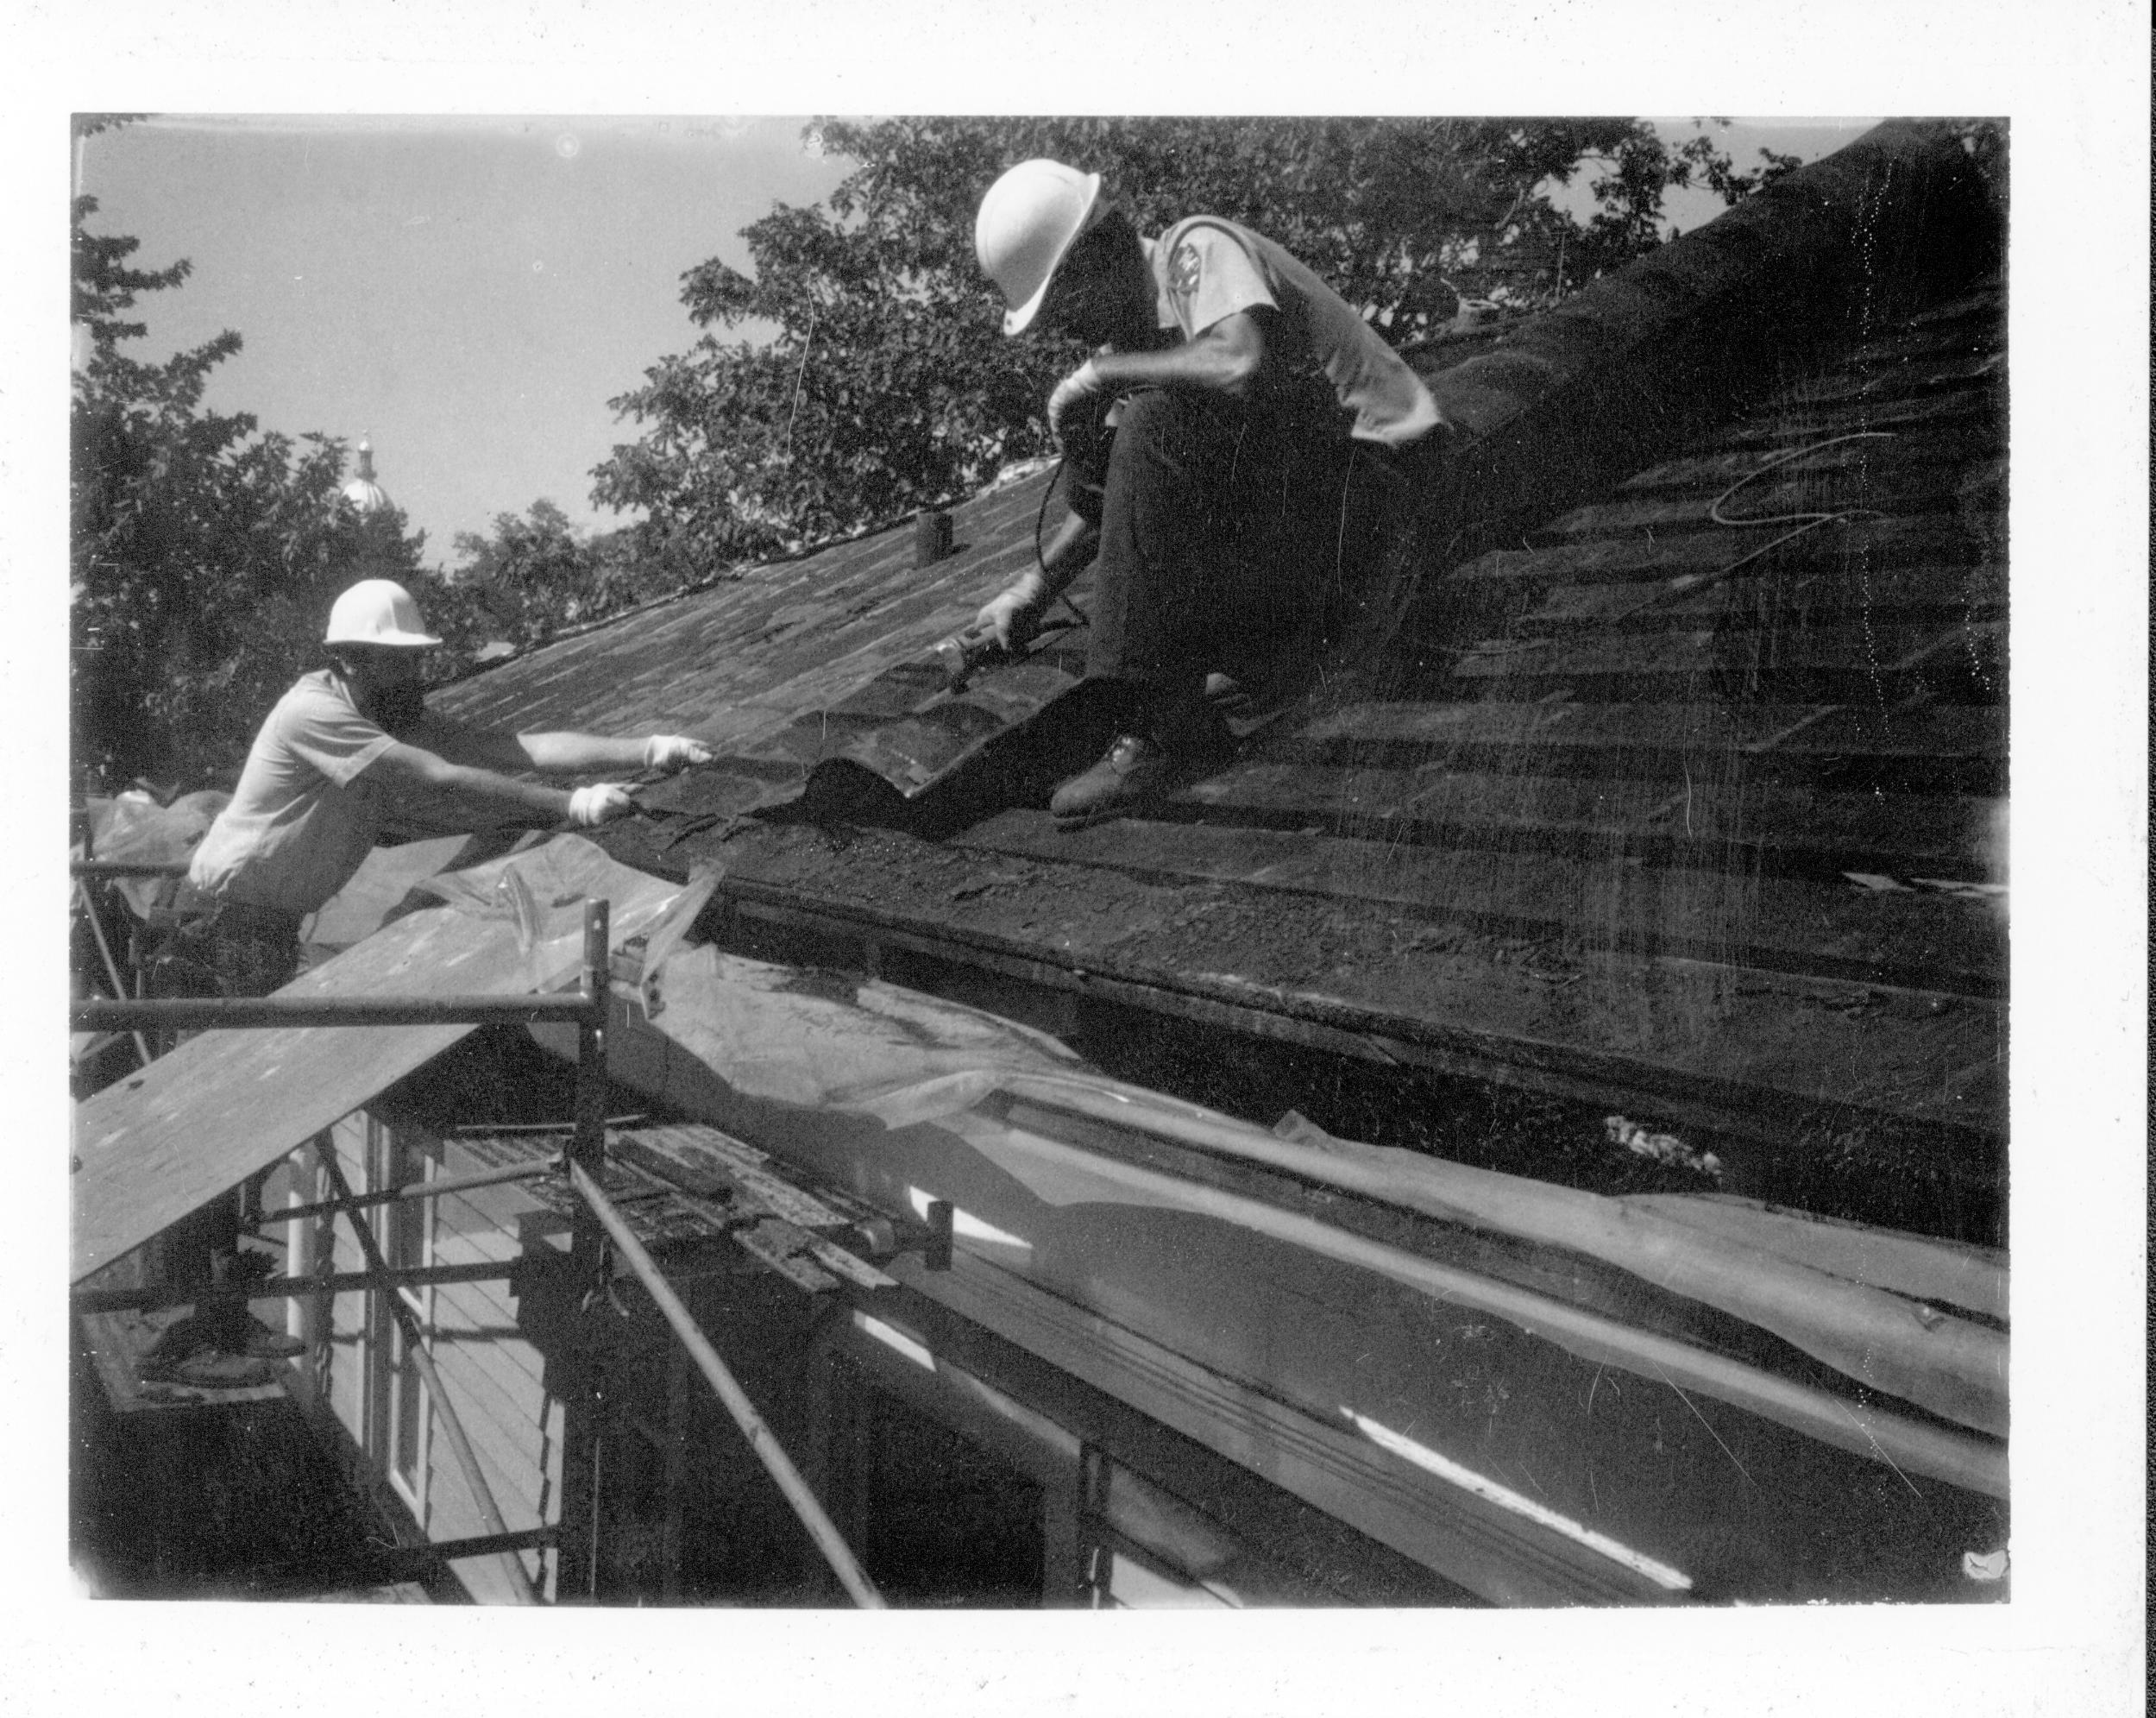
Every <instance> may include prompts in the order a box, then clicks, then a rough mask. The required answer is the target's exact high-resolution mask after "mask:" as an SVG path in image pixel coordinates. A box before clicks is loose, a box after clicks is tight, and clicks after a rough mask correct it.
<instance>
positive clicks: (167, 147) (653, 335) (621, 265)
mask: <svg viewBox="0 0 2156 1718" xmlns="http://www.w3.org/2000/svg"><path fill="white" fill-rule="evenodd" d="M1659 123H1660V125H1661V129H1663V133H1664V135H1667V136H1669V137H1670V138H1671V139H1672V141H1677V140H1680V139H1681V138H1682V137H1683V136H1686V135H1690V129H1691V126H1690V122H1688V121H1684V120H1675V121H1662V122H1659ZM1869 123H1870V122H1869V121H1866V120H1852V119H1839V120H1811V121H1806V120H1797V121H1788V120H1783V121H1776V122H1765V121H1751V120H1745V121H1739V122H1738V123H1735V124H1734V125H1732V128H1731V129H1729V130H1728V131H1727V132H1725V133H1724V134H1722V135H1723V139H1724V142H1725V146H1726V147H1728V148H1730V149H1731V150H1732V153H1733V154H1735V155H1736V156H1737V157H1738V160H1739V162H1740V164H1742V165H1747V166H1749V165H1753V164H1756V162H1757V154H1755V153H1754V152H1755V151H1756V150H1757V149H1758V148H1763V147H1765V148H1775V149H1777V150H1782V151H1786V152H1789V153H1794V154H1801V155H1803V156H1804V157H1806V158H1807V159H1810V158H1813V157H1814V156H1817V155H1819V154H1824V153H1826V152H1827V151H1828V150H1831V149H1832V148H1837V147H1839V145H1840V144H1841V143H1842V142H1846V141H1847V140H1848V139H1849V138H1850V137H1851V136H1854V135H1857V133H1859V132H1860V131H1862V130H1863V129H1864V127H1865V126H1866V125H1867V124H1869ZM807 130H808V121H806V120H802V119H788V118H776V117H767V118H739V117H737V118H709V117H706V118H657V117H650V116H645V117H638V118H633V119H631V118H594V117H593V116H588V115H587V116H581V117H575V118H551V119H550V118H544V117H537V116H533V117H502V116H495V117H485V118H481V117H468V118H420V117H412V116H405V117H379V118H372V119H369V118H366V117H355V116H311V117H292V118H278V117H273V116H248V117H223V118H219V117H211V116H185V115H167V116H158V117H154V118H151V119H148V120H146V121H142V122H140V123H135V124H131V125H126V126H122V127H120V128H118V129H116V130H111V131H105V132H100V133H98V134H97V135H94V136H91V137H89V138H87V139H85V140H84V141H83V142H82V143H81V144H80V145H79V149H78V153H77V159H76V164H75V171H76V174H77V178H78V179H79V188H80V190H81V191H83V192H86V193H87V194H89V195H91V196H93V197H95V198H97V203H98V208H97V214H96V215H95V216H93V217H91V228H92V230H95V231H97V232H102V233H127V234H131V235H133V236H135V237H137V238H139V239H140V240H141V250H140V251H138V252H137V253H136V255H135V259H134V261H135V262H136V264H137V265H138V266H141V267H164V266H166V265H167V264H168V263H170V262H172V261H175V260H176V259H178V258H180V257H185V258H186V259H187V260H188V261H190V262H191V263H192V265H193V273H192V274H191V275H190V276H189V278H188V280H186V282H185V284H184V285H183V286H179V287H178V288H176V289H173V290H171V291H167V292H162V293H148V294H145V295H144V296H143V297H142V298H141V299H139V300H138V305H137V310H136V312H135V314H136V316H137V318H138V319H140V320H142V321H145V322H147V323H148V325H149V335H148V338H147V340H145V341H144V342H142V343H141V344H140V346H139V347H138V348H137V349H136V350H137V353H138V356H144V357H161V356H164V355H166V354H167V353H168V352H171V351H173V350H177V349H180V348H182V347H188V346H194V345H198V344H199V343H202V342H203V341H204V340H207V339H210V338H211V337H213V336H215V335H216V334H217V333H219V332H220V331H222V330H224V329H228V328H229V329H234V330H237V331H238V333H239V334H240V336H241V337H242V341H243V343H244V344H243V345H242V349H241V351H240V353H239V354H238V356H236V357H233V358H231V359H229V360H228V361H226V362H224V363H223V364H222V365H220V366H219V367H218V368H217V369H216V370H215V371H214V372H212V374H211V383H210V387H209V392H208V394H207V403H208V404H209V405H210V406H212V407H214V408H216V409H217V410H220V411H228V412H229V411H246V412H253V413H255V416H256V417H257V418H259V419H260V420H261V425H262V426H263V428H265V429H268V430H280V431H285V432H286V433H287V434H292V435H297V434H299V433H301V432H304V431H323V432H324V433H326V434H330V435H334V436H337V437H343V439H344V440H345V441H347V442H348V443H349V444H357V443H358V442H359V440H360V439H361V437H366V438H367V439H368V441H369V443H370V444H372V446H373V448H374V469H375V475H376V479H377V481H379V482H380V484H381V486H382V488H384V489H386V490H387V492H388V494H389V495H390V497H391V499H392V500H394V501H395V502H396V503H397V504H398V505H399V507H402V508H404V510H405V514H406V516H407V518H408V519H409V520H410V522H411V524H412V525H414V526H416V527H418V528H419V529H422V530H424V532H426V534H427V548H426V558H427V559H428V560H430V561H431V562H433V563H437V564H441V565H449V564H453V563H454V561H455V559H456V551H455V540H456V535H457V533H459V532H481V533H484V532H487V531H488V530H489V529H490V528H491V525H492V521H493V519H494V517H495V516H496V515H497V514H500V513H522V512H524V511H525V509H526V508H528V507H530V506H531V503H532V502H533V501H534V500H538V499H540V498H542V497H544V499H546V500H550V501H552V502H553V503H554V504H555V505H556V506H557V507H560V508H561V509H562V510H563V512H564V513H567V514H568V515H569V519H571V521H572V522H573V523H575V524H576V525H581V526H587V527H590V528H593V529H598V530H607V529H611V528H613V527H614V526H616V525H621V524H624V523H625V522H626V519H625V516H622V515H618V514H615V513H606V512H600V511H598V510H595V509H594V507H592V505H591V499H590V497H591V487H592V480H591V475H590V474H591V470H592V468H593V467H594V466H595V465H597V464H598V463H600V462H601V461H602V460H604V459H605V458H606V457H607V455H608V454H609V453H610V452H611V450H613V447H614V445H615V444H616V443H618V442H622V441H629V440H633V439H634V438H635V436H636V426H635V425H633V424H632V423H629V422H626V421H625V420H621V419H618V418H616V417H615V416H614V414H613V412H611V411H610V410H609V409H608V407H607V401H608V400H612V399H614V398H616V397H618V396H619V395H620V394H621V393H624V392H625V391H627V390H628V389H630V388H632V387H636V386H637V385H638V383H639V382H640V381H641V380H642V378H643V374H644V370H645V368H648V367H649V366H650V365H651V364H653V363H654V362H657V360H658V359H659V358H661V357H662V356H665V355H667V354H669V353H676V352H681V351H684V350H686V349H688V347H689V346H691V345H692V344H693V343H695V339H696V338H697V337H698V333H699V330H696V329H695V328H694V327H693V326H692V324H690V322H689V320H688V312H686V311H685V310H684V309H683V308H682V304H681V277H682V273H683V272H684V271H685V270H687V269H688V268H690V267H693V266H695V264H697V263H699V262H701V261H704V260H705V259H707V258H708V257H712V256H717V257H720V258H722V259H723V260H725V261H726V262H728V263H730V264H732V265H733V266H734V267H739V268H743V269H746V268H747V267H748V263H749V257H748V249H747V246H746V245H745V244H744V243H743V242H742V241H741V239H740V236H739V235H740V231H741V230H742V229H743V228H744V227H745V226H747V225H748V224H749V223H751V222H752V221H755V220H757V218H759V217H762V216H764V215H765V214H767V213H769V212H770V210H771V208H772V207H773V205H775V204H778V203H789V204H796V205H799V204H812V203H815V202H818V201H820V200H821V199H822V198H824V197H825V196H826V195H827V194H828V192H830V191H831V189H832V188H833V186H836V185H837V183H838V182H839V179H841V178H842V177H843V176H844V174H845V172H846V170H847V167H848V165H849V164H848V163H847V162H846V161H845V160H844V158H842V157H838V156H827V155H823V154H820V152H818V151H817V149H816V148H814V145H813V144H811V143H808V142H805V141H804V133H805V132H806V131H807ZM1575 201H1577V202H1579V203H1580V204H1581V205H1584V204H1585V203H1586V201H1587V198H1586V196H1585V192H1584V179H1582V180H1581V181H1578V182H1576V188H1575ZM1720 206H1721V205H1720V203H1719V200H1718V199H1716V198H1713V197H1712V196H1710V195H1707V194H1705V193H1699V194H1694V195H1691V196H1684V195H1681V194H1680V195H1678V196H1677V197H1675V198H1673V200H1672V203H1671V205H1670V212H1671V214H1672V215H1673V217H1675V220H1676V223H1677V224H1678V225H1680V226H1689V225H1693V224H1696V223H1698V222H1699V221H1701V220H1704V219H1707V218H1711V217H1712V216H1713V214H1714V213H1715V212H1716V211H1718V210H1719V208H1720ZM756 331H757V330H753V329H751V330H742V332H745V333H749V334H753V333H755V332H756ZM720 337H721V338H725V339H732V338H736V337H739V335H738V334H734V333H728V332H725V331H721V334H720Z"/></svg>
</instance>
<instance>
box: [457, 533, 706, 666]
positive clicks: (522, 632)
mask: <svg viewBox="0 0 2156 1718" xmlns="http://www.w3.org/2000/svg"><path fill="white" fill-rule="evenodd" d="M456 553H457V556H458V563H457V566H456V571H455V572H454V573H453V574H452V575H451V576H450V577H449V581H448V584H449V590H448V593H447V595H446V599H445V607H444V608H443V615H444V619H443V621H442V622H441V623H440V624H438V625H437V626H436V630H437V632H441V633H442V634H443V639H444V641H445V642H446V643H448V644H449V645H451V646H452V648H453V649H454V650H456V651H457V652H458V653H459V654H468V651H469V650H470V648H471V647H472V646H473V645H475V644H484V643H491V642H494V641H497V640H499V641H500V642H503V643H506V644H508V645H512V646H514V647H515V648H517V649H519V650H522V649H525V648H526V647H528V646H531V645H543V644H544V643H546V642H547V640H548V639H551V638H553V637H554V636H555V635H556V633H557V632H560V631H561V630H562V629H563V628H564V627H567V626H579V625H582V624H584V623H587V622H588V621H592V620H600V619H601V618H603V617H604V616H606V615H608V614H619V612H620V611H621V610H623V609H625V608H628V607H633V606H634V605H635V604H637V603H638V602H641V601H644V600H645V599H646V598H648V597H651V596H657V595H663V594H665V592H666V591H667V590H669V589H671V588H673V587H674V583H675V582H674V581H672V580H671V579H670V578H669V575H668V572H667V570H665V569H663V568H655V567H648V566H644V565H641V564H639V563H638V560H637V557H636V556H635V554H634V541H633V537H632V533H630V532H606V533H604V534H602V535H600V536H598V537H589V538H588V537H583V536H580V535H578V534H577V532H575V529H574V528H573V527H572V526H571V525H570V524H569V516H568V515H567V514H566V513H563V511H562V510H561V508H559V507H556V506H555V504H554V503H553V502H551V501H550V500H544V499H542V500H536V501H534V502H532V504H531V507H529V508H527V509H526V510H525V513H524V515H523V516H522V517H521V518H520V517H519V516H518V515H517V514H515V513H497V514H495V516H494V528H493V534H492V535H491V536H482V535H481V534H480V533H479V532H471V531H461V532H458V533H457V534H456ZM428 614H429V619H430V621H431V620H432V619H433V611H432V610H431V609H430V610H429V611H428Z"/></svg>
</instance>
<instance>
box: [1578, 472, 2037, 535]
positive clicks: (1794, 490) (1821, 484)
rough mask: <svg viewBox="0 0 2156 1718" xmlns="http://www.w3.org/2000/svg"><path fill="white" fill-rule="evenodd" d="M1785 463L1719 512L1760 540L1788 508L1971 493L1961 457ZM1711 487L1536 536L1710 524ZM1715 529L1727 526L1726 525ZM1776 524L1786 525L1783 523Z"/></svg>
mask: <svg viewBox="0 0 2156 1718" xmlns="http://www.w3.org/2000/svg"><path fill="white" fill-rule="evenodd" d="M1788 470H1789V472H1790V474H1791V475H1789V476H1788V478H1787V479H1786V480H1780V479H1779V478H1778V476H1777V477H1770V478H1762V479H1761V480H1760V481H1758V482H1757V483H1752V484H1750V485H1747V486H1746V488H1744V490H1743V491H1742V492H1741V493H1740V494H1737V495H1734V496H1732V497H1731V498H1730V500H1729V501H1728V503H1727V505H1726V506H1725V507H1724V508H1723V509H1722V512H1723V515H1724V517H1725V518H1726V519H1731V520H1733V521H1736V522H1737V523H1738V524H1741V525H1744V528H1745V529H1746V530H1748V531H1752V532H1758V533H1760V541H1761V542H1764V541H1765V540H1766V537H1767V535H1768V534H1770V532H1771V531H1772V530H1773V528H1774V527H1773V526H1772V525H1769V523H1768V521H1769V520H1776V519H1786V516H1787V515H1788V514H1791V513H1833V512H1840V511H1845V510H1846V511H1851V512H1854V511H1856V510H1857V509H1859V508H1876V509H1878V510H1880V511H1882V512H1887V513H1901V514H1908V513H1925V512H1931V513H1961V512H1965V511H1966V504H1967V503H1968V501H1969V500H1971V495H1970V494H1969V484H1968V477H1969V472H1970V468H1969V467H1968V465H1967V464H1965V463H1945V464H1932V465H1913V466H1902V465H1895V466H1890V467H1886V468H1880V467H1876V466H1872V467H1857V468H1851V469H1847V470H1840V469H1830V470H1826V471H1824V472H1816V473H1815V472H1813V470H1812V469H1810V467H1809V466H1807V465H1804V464H1795V465H1792V466H1790V467H1789V468H1788ZM1717 494H1719V488H1710V487H1701V488H1697V489H1695V490H1693V491H1691V492H1688V493H1680V494H1664V493H1662V492H1660V491H1656V492H1652V493H1650V494H1644V495H1627V496H1625V497H1624V498H1622V499H1620V500H1613V501H1595V502H1591V503H1589V504H1588V505H1587V506H1586V507H1575V508H1574V509H1573V511H1572V512H1570V513H1566V514H1565V515H1564V516H1563V517H1562V518H1560V519H1553V520H1551V521H1550V522H1549V524H1548V525H1543V526H1542V527H1541V528H1540V529H1539V530H1538V531H1537V532H1536V535H1537V537H1538V538H1542V539H1543V540H1544V541H1547V542H1553V543H1562V542H1566V541H1570V540H1574V539H1577V538H1583V537H1609V536H1617V535H1619V534H1630V533H1634V532H1649V531H1654V532H1663V531H1671V530H1679V531H1681V530H1684V529H1686V528H1687V527H1688V526H1692V525H1707V524H1711V523H1714V521H1713V520H1711V519H1710V518H1709V509H1710V508H1711V507H1713V503H1714V500H1715V497H1716V495H1717ZM1986 499H1989V500H1990V501H1991V504H1992V505H1994V506H1996V507H2004V506H2005V503H2006V496H2005V492H2004V488H2003V486H2001V487H2000V488H1998V489H1997V491H1996V494H1989V495H1988V496H1987V497H1986ZM1752 521H1758V522H1757V523H1752ZM1722 528H1725V529H1730V530H1732V532H1733V530H1734V526H1730V527H1722ZM1782 528H1783V529H1787V524H1786V523H1785V524H1784V525H1783V526H1782Z"/></svg>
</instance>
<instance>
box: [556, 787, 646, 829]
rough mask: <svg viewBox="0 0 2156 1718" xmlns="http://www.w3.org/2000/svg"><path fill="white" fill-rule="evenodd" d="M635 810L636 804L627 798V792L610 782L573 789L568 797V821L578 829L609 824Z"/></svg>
mask: <svg viewBox="0 0 2156 1718" xmlns="http://www.w3.org/2000/svg"><path fill="white" fill-rule="evenodd" d="M636 809H637V802H636V801H634V800H633V799H632V798H630V797H629V790H628V789H626V788H625V787H618V786H616V785H615V784H614V783H612V782H594V783H593V784H592V785H591V786H590V787H588V788H576V789H573V790H571V791H570V793H569V821H570V822H572V823H574V824H575V826H576V827H577V828H580V829H589V828H594V827H596V826H597V825H599V824H601V823H611V822H613V821H614V820H615V819H616V818H618V817H626V816H629V815H631V814H632V813H633V812H634V811H635V810H636Z"/></svg>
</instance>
